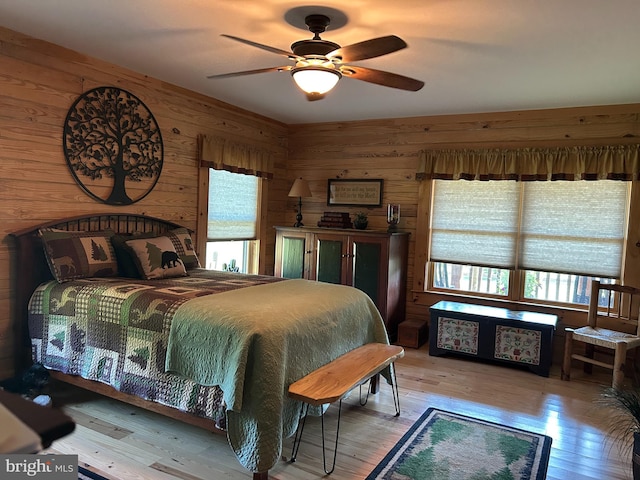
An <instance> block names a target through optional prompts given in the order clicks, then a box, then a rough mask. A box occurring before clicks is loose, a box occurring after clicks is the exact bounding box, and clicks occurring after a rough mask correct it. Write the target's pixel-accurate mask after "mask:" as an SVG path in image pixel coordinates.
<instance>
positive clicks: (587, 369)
mask: <svg viewBox="0 0 640 480" xmlns="http://www.w3.org/2000/svg"><path fill="white" fill-rule="evenodd" d="M595 352H596V347H595V345H591V344H590V343H587V344H586V345H585V346H584V356H585V357H587V358H591V359H592V358H593V357H594V356H595ZM582 370H584V373H588V374H589V375H591V374H592V373H593V364H592V363H589V362H584V365H583V366H582Z"/></svg>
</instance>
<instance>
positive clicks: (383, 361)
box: [289, 343, 404, 474]
mask: <svg viewBox="0 0 640 480" xmlns="http://www.w3.org/2000/svg"><path fill="white" fill-rule="evenodd" d="M403 356H404V349H403V348H402V347H400V346H398V345H386V344H384V343H369V344H367V345H363V346H362V347H358V348H356V349H354V350H351V351H349V352H347V353H345V354H344V355H342V356H340V357H338V358H336V359H335V360H333V361H331V362H329V363H327V364H326V365H323V366H322V367H320V368H318V369H317V370H314V371H313V372H311V373H309V374H308V375H306V376H305V377H303V378H301V379H300V380H298V381H296V382H294V383H292V384H291V385H290V386H289V396H290V397H291V398H294V399H296V400H300V401H302V402H304V403H303V405H302V409H301V411H300V421H299V422H298V430H297V431H296V435H295V437H294V440H293V452H292V454H291V462H295V460H296V456H297V454H298V449H299V447H300V440H301V439H302V432H303V430H304V423H305V420H306V417H307V413H308V410H309V405H312V406H321V405H325V404H329V403H333V402H335V401H340V405H339V408H338V421H337V427H336V440H335V448H334V452H333V464H332V466H331V470H327V466H326V456H325V445H324V411H323V413H322V415H321V420H322V461H323V466H324V471H325V473H327V474H330V473H331V472H333V470H334V468H335V465H336V454H337V451H338V435H339V433H340V411H341V409H342V399H343V398H344V397H345V395H347V393H349V392H350V391H351V390H353V389H354V388H355V387H357V386H360V385H362V384H363V383H365V382H366V381H367V380H370V379H371V378H372V377H373V376H374V375H376V374H378V373H380V372H381V371H382V370H384V369H385V368H386V367H388V366H390V367H391V387H392V390H393V401H394V406H395V407H396V416H398V415H400V400H399V397H398V385H397V383H396V375H395V369H394V368H393V362H394V361H395V360H396V359H398V358H401V357H403ZM368 395H369V394H368V392H367V398H368ZM360 404H361V405H365V404H366V400H365V401H364V403H363V402H362V398H360Z"/></svg>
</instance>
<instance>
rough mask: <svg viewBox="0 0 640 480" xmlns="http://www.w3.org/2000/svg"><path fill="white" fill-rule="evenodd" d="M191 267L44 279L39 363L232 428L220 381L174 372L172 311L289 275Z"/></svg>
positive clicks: (33, 316)
mask: <svg viewBox="0 0 640 480" xmlns="http://www.w3.org/2000/svg"><path fill="white" fill-rule="evenodd" d="M189 273H190V275H189V276H188V277H176V278H169V279H160V280H144V281H142V280H137V279H130V278H115V277H110V278H87V279H82V280H74V281H70V282H65V283H58V282H56V281H51V282H48V283H44V284H42V285H40V286H39V287H38V289H37V290H36V291H35V292H34V294H33V296H32V297H31V302H30V305H29V332H30V335H31V345H32V356H33V360H34V362H38V363H42V364H43V365H44V366H45V367H47V368H50V369H53V370H57V371H60V372H63V373H68V374H71V375H79V376H81V377H83V378H86V379H89V380H96V381H99V382H103V383H106V384H108V385H111V386H112V387H114V388H115V389H116V390H119V391H121V392H124V393H130V394H133V395H136V396H138V397H141V398H144V399H145V400H152V401H154V402H158V403H161V404H163V405H167V406H170V407H174V408H177V409H179V410H182V411H186V412H190V413H193V414H195V415H198V416H201V417H206V418H209V419H213V420H215V421H216V423H217V425H218V426H219V427H220V428H226V423H225V412H226V406H225V404H224V401H223V393H222V391H221V389H220V388H219V387H218V386H203V385H200V384H198V383H196V382H195V381H193V380H191V379H188V378H186V377H184V376H182V375H177V374H174V373H171V372H166V369H165V356H166V351H167V342H168V340H169V331H170V328H171V321H172V318H173V316H174V314H175V312H176V310H177V309H178V307H179V306H180V305H182V304H184V303H185V302H186V301H187V300H190V299H193V298H196V297H202V296H205V295H211V294H214V293H220V292H226V291H230V290H235V289H238V288H243V287H247V286H252V285H260V284H264V283H270V282H276V281H280V280H282V279H280V278H276V277H267V276H257V275H242V274H235V273H228V272H216V271H211V270H204V269H195V270H190V272H189Z"/></svg>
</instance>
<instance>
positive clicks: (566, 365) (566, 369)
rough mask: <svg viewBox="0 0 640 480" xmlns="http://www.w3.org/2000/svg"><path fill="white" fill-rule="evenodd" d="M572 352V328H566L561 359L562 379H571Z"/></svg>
mask: <svg viewBox="0 0 640 480" xmlns="http://www.w3.org/2000/svg"><path fill="white" fill-rule="evenodd" d="M572 353H573V330H571V329H569V328H567V329H566V330H565V331H564V358H563V359H562V371H561V373H560V378H561V379H562V380H571V355H572Z"/></svg>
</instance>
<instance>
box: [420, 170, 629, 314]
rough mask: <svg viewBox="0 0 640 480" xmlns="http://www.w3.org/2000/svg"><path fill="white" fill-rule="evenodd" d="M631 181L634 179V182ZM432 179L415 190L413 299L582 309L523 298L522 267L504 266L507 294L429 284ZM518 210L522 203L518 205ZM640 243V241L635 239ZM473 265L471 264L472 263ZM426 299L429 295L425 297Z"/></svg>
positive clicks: (625, 240) (626, 233) (431, 272)
mask: <svg viewBox="0 0 640 480" xmlns="http://www.w3.org/2000/svg"><path fill="white" fill-rule="evenodd" d="M634 183H635V182H634ZM634 183H631V184H629V186H628V187H627V198H626V202H627V218H626V223H625V226H624V235H623V247H622V252H623V253H622V258H621V264H622V265H621V275H620V278H616V279H611V280H612V281H613V282H614V283H623V278H624V274H625V270H624V266H625V260H626V254H627V252H628V248H629V245H628V243H629V232H630V215H631V210H632V208H633V203H632V197H633V194H634ZM434 185H435V180H429V181H422V182H420V189H419V197H418V198H419V204H418V222H417V225H416V234H417V239H416V265H420V264H421V263H422V261H424V263H422V265H424V271H423V274H422V273H421V272H419V271H418V272H417V274H416V277H415V278H414V300H416V301H418V303H420V299H421V298H422V297H423V296H424V295H432V294H436V295H438V296H452V297H461V298H474V297H477V298H480V299H487V300H489V301H492V302H497V303H518V304H523V303H526V304H534V305H540V306H543V307H544V306H547V307H548V306H551V307H560V308H568V309H578V310H584V309H587V308H588V304H580V303H567V302H560V301H552V300H540V299H534V298H526V297H525V292H524V288H525V284H526V281H525V277H526V273H527V271H528V270H524V269H505V270H508V271H509V281H508V288H509V291H508V295H505V296H501V295H494V294H490V293H484V292H475V291H464V290H453V289H446V288H442V287H436V286H434V284H433V281H434V266H435V265H434V264H435V262H432V261H429V254H430V248H431V243H430V242H431V234H432V232H431V228H430V224H431V216H432V206H433V204H434V194H435V188H434ZM522 199H523V195H521V196H520V200H521V201H522ZM520 208H521V209H522V205H521V206H520ZM639 243H640V242H639ZM421 245H423V246H424V247H425V248H424V249H421V248H420V246H421ZM473 266H475V265H473ZM552 273H561V272H552ZM579 276H582V277H585V278H596V279H597V278H599V277H591V276H589V275H579ZM428 298H429V297H428Z"/></svg>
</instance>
